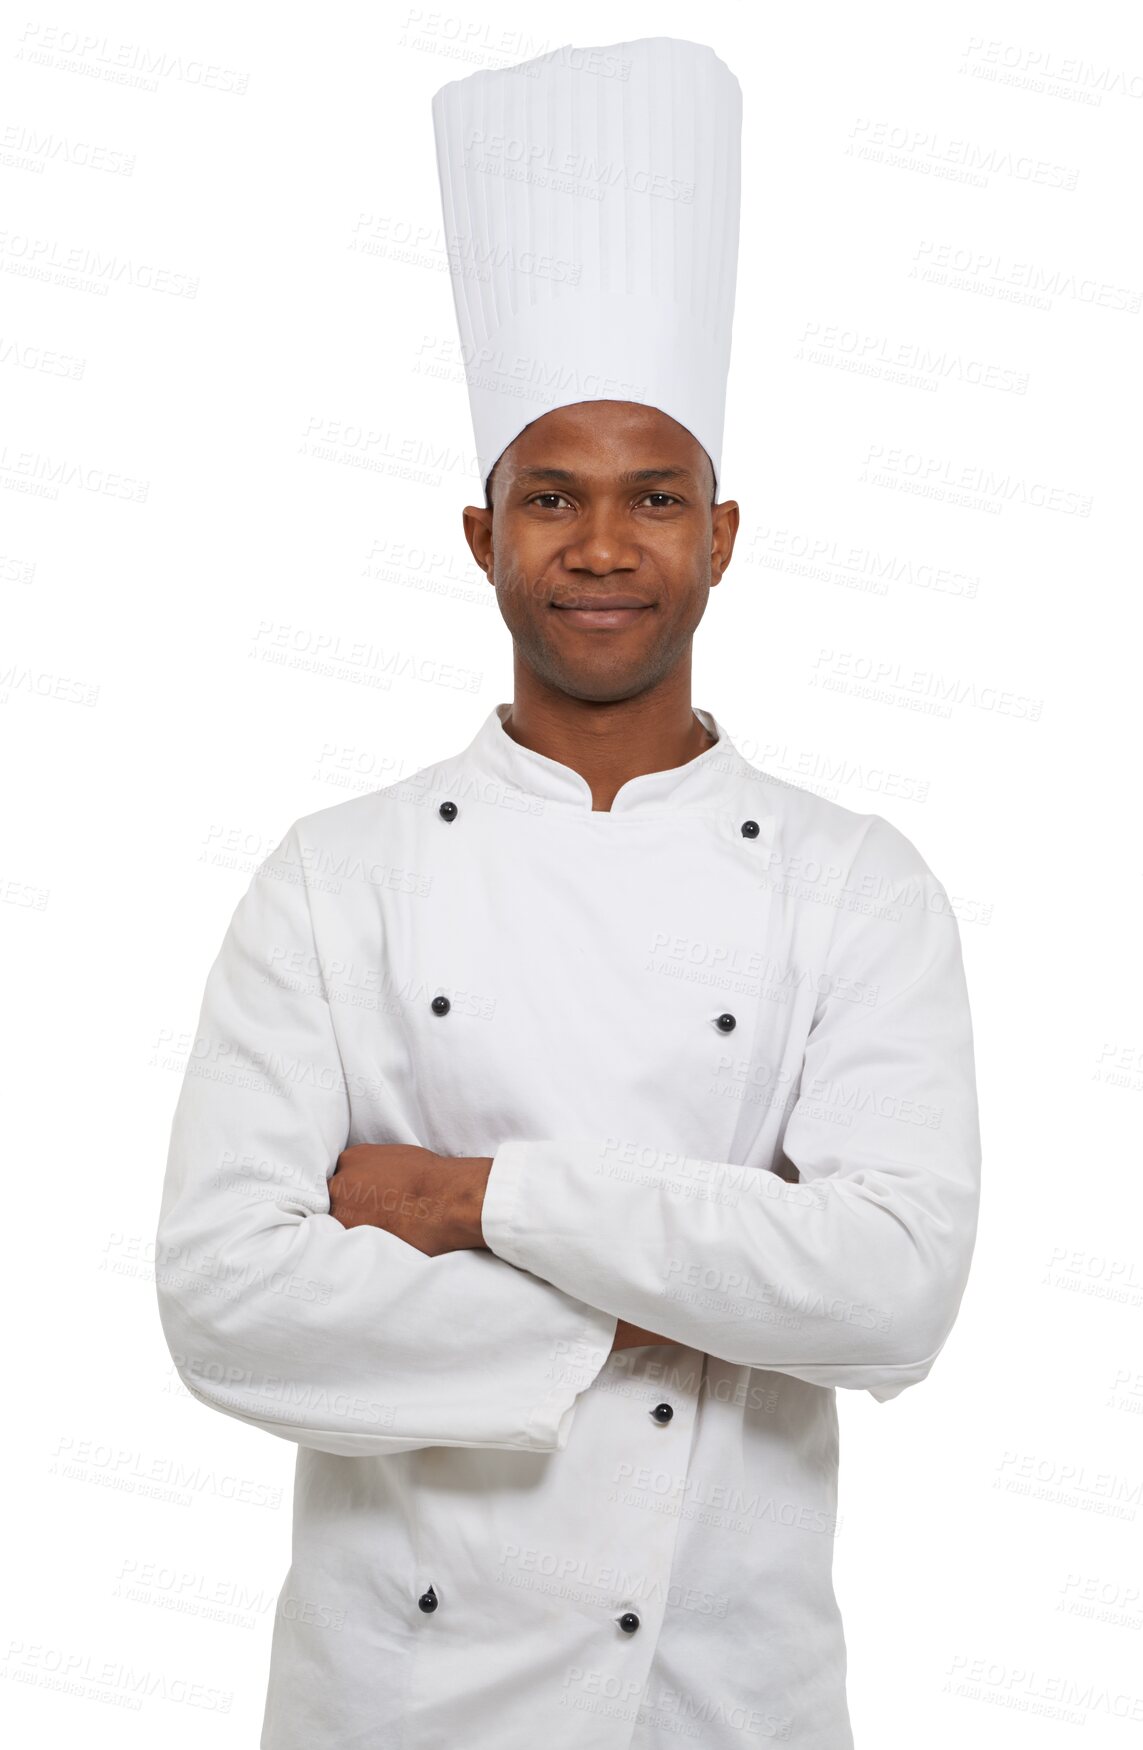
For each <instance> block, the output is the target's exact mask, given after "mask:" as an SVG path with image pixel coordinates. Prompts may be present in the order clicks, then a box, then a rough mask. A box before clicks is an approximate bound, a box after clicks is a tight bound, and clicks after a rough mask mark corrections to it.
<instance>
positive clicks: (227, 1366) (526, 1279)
mask: <svg viewBox="0 0 1143 1750" xmlns="http://www.w3.org/2000/svg"><path fill="white" fill-rule="evenodd" d="M297 826H298V823H295V824H294V826H292V827H291V828H290V830H289V832H288V833H287V834H286V836H285V838H284V839H283V840H282V842H281V844H280V845H279V846H278V847H277V849H276V850H275V851H274V852H273V853H272V854H271V855H270V856H269V857H268V858H267V859H266V860H265V862H264V863H263V864H262V866H261V867H260V869H259V870H258V872H257V874H256V875H255V876H254V877H253V879H252V881H251V883H250V886H249V888H248V889H247V891H246V893H245V894H244V896H243V897H242V899H241V900H240V901H239V904H238V906H237V909H236V910H235V912H234V915H233V917H232V919H231V922H230V925H229V928H228V930H227V932H226V935H225V938H224V940H223V943H222V947H221V950H220V952H219V954H218V957H217V959H216V960H215V962H214V965H213V966H212V968H211V970H210V974H209V977H208V979H207V983H206V990H205V994H204V996H203V1001H202V1009H201V1015H200V1019H199V1024H198V1031H197V1035H196V1038H195V1041H194V1045H193V1047H192V1050H191V1054H190V1057H189V1060H188V1063H187V1067H186V1071H185V1073H184V1077H183V1082H182V1087H181V1091H180V1094H179V1098H178V1102H177V1105H176V1108H175V1113H174V1119H173V1124H172V1129H171V1138H170V1152H169V1156H168V1160H167V1168H166V1178H165V1182H164V1186H163V1193H162V1199H161V1206H160V1213H159V1222H158V1233H157V1257H156V1288H157V1294H158V1305H159V1315H160V1319H161V1322H162V1327H163V1332H164V1335H165V1337H166V1340H167V1344H168V1347H169V1348H170V1350H171V1354H172V1356H173V1358H174V1362H175V1365H176V1367H177V1370H178V1372H179V1375H180V1377H181V1378H182V1380H183V1383H184V1384H185V1385H186V1387H187V1389H188V1390H189V1391H190V1392H191V1393H192V1394H193V1395H194V1396H195V1397H197V1398H199V1399H200V1400H201V1401H202V1402H203V1403H205V1404H208V1405H211V1406H212V1407H213V1408H214V1409H216V1410H221V1411H223V1412H224V1413H225V1414H226V1415H229V1416H234V1417H237V1418H238V1419H239V1420H241V1421H245V1422H249V1423H252V1424H253V1425H254V1426H256V1427H259V1428H262V1429H265V1430H266V1432H267V1433H270V1434H277V1435H279V1436H281V1437H282V1438H283V1439H285V1440H292V1441H294V1442H296V1443H297V1444H298V1445H299V1446H309V1447H315V1448H317V1449H318V1450H319V1451H322V1452H332V1453H337V1454H340V1455H342V1456H346V1457H358V1456H366V1457H368V1456H373V1455H383V1454H386V1453H393V1452H408V1451H410V1450H412V1449H413V1448H415V1447H423V1446H476V1447H481V1446H488V1447H508V1448H519V1449H521V1450H524V1451H537V1452H546V1451H552V1450H559V1449H562V1448H563V1447H564V1446H565V1445H566V1444H567V1439H568V1435H569V1433H570V1429H571V1424H572V1420H573V1417H574V1413H575V1404H576V1398H577V1396H578V1394H579V1393H580V1392H582V1391H583V1390H584V1389H585V1388H586V1387H587V1386H589V1385H590V1384H591V1382H592V1380H593V1379H594V1378H595V1375H596V1374H597V1373H598V1372H599V1370H600V1368H601V1367H602V1366H603V1364H604V1362H605V1361H606V1360H607V1357H608V1353H609V1351H610V1348H611V1341H612V1338H613V1336H614V1333H615V1327H616V1319H615V1316H614V1315H613V1314H608V1313H603V1312H600V1311H599V1310H598V1309H597V1308H595V1307H592V1306H588V1305H585V1304H583V1303H582V1302H581V1301H579V1300H577V1299H576V1298H575V1297H574V1296H573V1295H570V1294H567V1293H565V1292H563V1291H561V1290H560V1289H558V1288H556V1287H554V1286H553V1285H552V1284H550V1283H548V1282H544V1281H541V1280H540V1279H539V1278H537V1277H535V1276H530V1275H528V1274H527V1273H526V1272H524V1271H521V1270H519V1269H516V1268H514V1267H513V1265H512V1264H510V1263H508V1262H505V1260H503V1259H502V1258H498V1257H495V1256H494V1255H493V1254H492V1253H490V1252H486V1251H481V1250H468V1251H458V1252H447V1253H444V1254H442V1255H441V1256H439V1257H436V1258H430V1257H428V1256H426V1255H425V1254H424V1253H422V1252H420V1251H418V1250H417V1249H416V1248H415V1247H413V1246H410V1245H407V1244H406V1243H405V1242H404V1241H403V1240H400V1239H397V1238H396V1237H395V1236H394V1235H392V1234H390V1233H388V1232H386V1231H384V1230H382V1229H381V1228H376V1227H368V1226H362V1227H354V1228H352V1229H347V1228H344V1227H342V1225H341V1223H340V1222H339V1221H337V1220H336V1218H335V1217H334V1216H332V1215H331V1214H330V1213H329V1207H330V1205H329V1194H328V1190H327V1183H328V1180H329V1178H330V1177H331V1176H332V1174H333V1172H334V1169H335V1167H336V1165H337V1157H338V1155H339V1154H340V1153H341V1151H342V1149H343V1148H345V1147H346V1146H347V1142H348V1137H349V1127H350V1108H349V1097H348V1089H347V1083H346V1077H345V1074H344V1071H343V1068H342V1064H341V1061H340V1057H339V1052H338V1047H337V1042H336V1038H335V1035H334V1029H333V1024H332V1018H331V1014H330V1007H329V1003H328V1000H327V998H326V995H325V990H324V980H323V978H322V975H321V969H320V964H319V961H318V956H317V952H316V949H315V944H314V938H313V931H312V927H311V923H310V914H309V901H308V895H307V890H306V885H305V880H304V873H303V864H302V859H301V856H300V854H299V846H298V837H297Z"/></svg>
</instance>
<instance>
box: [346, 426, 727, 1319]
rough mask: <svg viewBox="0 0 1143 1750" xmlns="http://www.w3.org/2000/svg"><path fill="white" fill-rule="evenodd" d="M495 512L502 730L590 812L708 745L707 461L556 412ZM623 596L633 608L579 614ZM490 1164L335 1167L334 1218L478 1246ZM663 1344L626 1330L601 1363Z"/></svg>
mask: <svg viewBox="0 0 1143 1750" xmlns="http://www.w3.org/2000/svg"><path fill="white" fill-rule="evenodd" d="M489 491H490V494H491V503H490V504H489V505H486V506H484V507H477V506H475V505H468V506H466V508H465V511H464V533H465V538H466V539H467V541H468V544H469V547H470V548H471V550H472V555H473V558H474V559H475V560H476V563H477V565H478V566H479V567H480V569H481V570H482V571H483V572H484V574H485V576H486V577H487V578H488V581H489V583H490V584H491V585H492V587H493V588H494V589H495V591H496V600H497V604H498V606H499V608H500V612H501V614H502V616H503V618H504V622H505V624H506V625H507V627H508V630H509V632H510V633H511V635H512V642H513V693H514V696H513V701H512V708H511V710H510V712H509V713H508V716H507V717H506V719H505V722H504V728H505V730H506V731H507V733H508V734H509V735H511V736H512V738H513V740H515V741H518V742H519V743H520V744H521V745H522V746H523V747H528V748H532V749H533V750H534V751H535V752H537V753H541V754H545V755H547V757H548V758H549V759H554V760H558V761H560V762H561V764H563V765H566V766H570V767H571V768H572V769H573V770H574V771H577V772H579V773H580V774H581V775H582V777H583V778H584V779H585V780H586V782H587V783H588V785H589V786H590V789H591V796H592V809H593V811H600V810H604V811H606V810H609V809H610V808H611V805H612V803H613V802H614V800H615V797H616V794H617V792H618V791H619V789H620V788H621V786H622V785H623V784H625V783H626V782H627V781H628V779H630V778H635V777H640V776H642V775H643V774H644V773H646V772H660V771H666V770H669V769H670V768H672V767H675V766H680V765H684V764H685V763H686V762H687V761H689V760H692V759H695V758H696V757H697V756H698V755H699V754H701V753H703V752H705V750H706V749H707V748H708V747H710V746H711V745H712V737H711V736H710V735H709V734H708V732H707V731H706V729H705V728H704V727H703V725H702V723H701V722H700V721H699V719H698V718H697V717H696V716H695V714H694V711H693V709H692V706H691V644H692V640H693V638H694V634H695V630H696V628H697V626H698V624H699V621H700V620H701V619H702V616H703V614H704V612H705V611H706V605H707V600H708V597H709V594H710V591H711V589H713V588H714V587H715V585H717V584H718V583H719V582H720V581H721V579H722V575H723V573H724V571H725V570H726V568H727V566H728V565H729V563H730V558H731V554H732V553H733V550H734V541H735V537H736V535H737V533H738V524H739V511H738V506H737V504H736V503H735V502H734V501H733V500H732V499H729V500H727V501H726V502H725V503H722V504H718V503H716V502H714V473H713V469H712V467H711V463H710V458H709V457H708V455H707V453H706V451H705V450H704V449H703V448H702V446H701V444H699V442H698V441H697V439H696V438H694V437H693V436H692V435H691V433H690V432H689V431H687V430H686V428H685V427H684V426H681V425H679V424H678V422H677V421H676V420H673V419H671V418H670V416H669V415H668V414H666V413H663V412H661V411H660V410H659V409H658V408H655V407H647V406H644V405H642V404H640V403H636V402H630V401H586V402H578V403H576V404H575V405H574V406H571V407H558V408H555V409H554V410H553V411H552V412H551V413H546V414H544V415H543V416H542V417H541V418H539V419H537V420H535V421H533V423H532V424H531V425H529V426H527V427H525V429H524V430H523V431H522V432H521V433H520V435H519V437H517V438H516V440H515V442H514V443H512V444H510V445H509V446H508V448H507V449H506V450H505V451H504V453H503V455H502V456H500V458H499V459H498V461H497V463H496V466H495V467H494V468H493V470H492V475H491V477H490V481H489ZM606 597H619V598H622V599H623V600H624V601H626V602H627V603H630V604H637V605H629V606H624V607H618V608H614V609H610V610H606V611H603V610H597V611H595V612H591V611H586V612H585V611H584V610H582V609H580V608H577V607H576V606H575V605H574V604H576V603H577V602H579V603H583V602H588V603H599V602H600V600H601V598H606ZM491 1166H492V1157H491V1156H488V1155H485V1156H476V1157H459V1158H458V1157H451V1156H445V1155H438V1154H435V1153H433V1151H432V1150H430V1149H424V1148H417V1147H413V1146H410V1145H407V1144H404V1143H384V1144H358V1145H357V1146H355V1147H353V1148H349V1149H346V1150H344V1152H343V1153H342V1154H341V1155H339V1157H338V1162H337V1168H336V1170H335V1172H334V1175H333V1177H332V1178H331V1179H330V1181H329V1194H330V1213H331V1214H332V1215H334V1216H336V1218H337V1219H338V1220H339V1221H340V1222H342V1224H343V1225H344V1226H346V1227H355V1226H359V1225H361V1224H369V1225H372V1226H376V1227H383V1228H385V1229H386V1230H387V1231H388V1232H389V1233H392V1234H394V1235H395V1236H396V1237H397V1238H398V1239H401V1240H404V1241H405V1242H406V1243H407V1244H408V1245H412V1246H416V1247H417V1248H418V1250H419V1251H422V1252H425V1253H427V1254H428V1256H430V1257H436V1256H438V1255H439V1254H440V1253H442V1252H450V1251H459V1250H466V1249H469V1248H474V1247H475V1248H482V1249H486V1248H485V1241H484V1235H483V1231H482V1228H481V1221H480V1216H481V1209H482V1207H483V1200H484V1189H485V1185H486V1184H487V1181H488V1174H489V1171H490V1170H491ZM674 1341H675V1339H674V1338H672V1337H664V1336H661V1335H660V1334H659V1333H657V1332H654V1331H647V1330H644V1329H643V1328H642V1327H640V1326H638V1325H631V1324H628V1323H627V1322H626V1320H624V1319H620V1320H619V1322H618V1326H617V1329H616V1332H615V1339H614V1342H613V1344H612V1348H613V1349H626V1348H634V1347H638V1346H641V1345H643V1344H647V1343H671V1342H674Z"/></svg>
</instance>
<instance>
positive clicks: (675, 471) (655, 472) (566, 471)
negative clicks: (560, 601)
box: [516, 468, 693, 486]
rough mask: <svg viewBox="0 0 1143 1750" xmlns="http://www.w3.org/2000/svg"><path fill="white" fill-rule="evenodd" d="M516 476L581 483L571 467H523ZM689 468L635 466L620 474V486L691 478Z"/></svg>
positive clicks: (532, 480) (525, 481)
mask: <svg viewBox="0 0 1143 1750" xmlns="http://www.w3.org/2000/svg"><path fill="white" fill-rule="evenodd" d="M516 478H517V480H518V481H520V482H521V483H522V484H528V483H532V484H534V483H535V482H536V481H537V480H558V481H559V482H560V484H561V485H563V486H577V485H579V483H580V481H579V476H578V475H577V474H574V473H573V472H572V470H571V469H570V468H521V469H520V470H519V471H518V473H517V475H516ZM691 479H693V476H692V474H691V472H690V469H689V468H633V469H630V470H629V471H628V472H627V473H626V474H620V476H619V484H620V486H642V485H644V484H645V483H646V482H647V481H649V480H691Z"/></svg>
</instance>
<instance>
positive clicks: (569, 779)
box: [461, 704, 758, 818]
mask: <svg viewBox="0 0 1143 1750" xmlns="http://www.w3.org/2000/svg"><path fill="white" fill-rule="evenodd" d="M510 708H511V707H510V706H509V705H508V704H499V705H494V706H493V707H492V710H491V711H490V712H489V713H488V716H487V717H486V718H485V719H484V722H483V723H482V724H481V726H480V728H479V729H478V730H477V732H476V735H475V736H474V737H473V739H472V741H471V742H470V743H469V744H468V747H467V748H465V750H464V752H463V754H462V755H461V760H462V763H463V764H464V765H465V766H467V767H468V768H469V769H470V770H472V771H474V772H479V773H480V774H481V775H482V776H485V777H489V778H492V779H494V780H495V781H496V782H497V783H498V784H502V785H504V786H505V787H506V788H507V789H511V790H517V791H521V792H523V793H524V794H525V795H529V796H534V797H538V798H541V799H542V800H543V802H544V804H545V806H555V807H562V808H565V809H568V810H570V811H572V812H576V813H581V814H591V813H593V812H594V811H593V810H592V806H591V787H590V785H589V784H588V782H587V779H586V778H585V777H584V776H583V775H582V773H580V772H577V771H575V770H574V768H573V767H571V766H565V765H563V764H562V762H561V761H559V760H553V759H549V757H548V756H547V754H542V753H537V752H536V751H535V750H534V749H533V748H530V747H522V746H521V744H520V743H519V742H518V741H514V740H513V738H512V737H511V736H510V735H509V733H508V731H507V730H506V729H505V727H504V719H505V717H506V716H507V715H508V712H509V710H510ZM693 709H694V713H695V716H696V717H698V718H699V720H700V721H701V722H702V724H703V725H704V727H705V728H706V729H708V730H709V731H710V733H711V734H712V735H714V736H716V737H717V740H716V741H715V742H714V745H713V746H712V747H708V748H707V749H706V751H705V752H704V753H700V754H698V755H697V756H696V757H695V758H694V759H692V760H687V761H685V762H684V764H683V765H681V766H672V767H670V768H669V769H668V770H666V771H662V772H643V773H641V774H640V775H639V776H638V777H635V778H628V780H627V782H626V783H625V784H622V785H620V788H619V789H618V791H617V792H616V795H615V800H614V801H613V802H612V804H611V809H610V813H611V814H612V815H620V814H622V815H635V814H639V815H647V814H662V813H669V812H671V811H673V810H675V809H678V808H694V807H698V808H702V807H704V806H705V807H708V808H709V807H718V806H719V800H720V798H724V797H725V793H726V789H727V784H728V782H729V781H731V780H734V779H738V778H740V777H742V776H743V775H744V774H745V773H748V774H750V775H751V776H752V777H754V778H757V776H758V773H757V771H756V770H755V768H754V767H752V766H751V765H750V764H749V762H748V761H747V760H745V759H744V757H743V756H742V754H740V753H739V751H738V749H737V748H736V747H735V746H734V744H733V742H732V741H731V740H730V737H729V736H728V735H727V733H726V730H725V729H724V728H723V726H722V724H721V723H719V722H718V720H717V718H716V717H715V716H714V715H713V714H712V713H711V712H710V711H704V710H703V709H702V708H701V706H698V705H696V706H694V707H693ZM605 812H606V811H605ZM597 818H601V816H599V815H597Z"/></svg>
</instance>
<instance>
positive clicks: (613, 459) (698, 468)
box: [497, 401, 709, 479]
mask: <svg viewBox="0 0 1143 1750" xmlns="http://www.w3.org/2000/svg"><path fill="white" fill-rule="evenodd" d="M497 466H498V469H500V470H501V471H502V472H503V473H505V474H507V473H511V474H513V475H517V474H522V473H523V472H524V471H528V472H529V473H534V472H535V471H536V470H537V469H539V470H542V471H544V472H545V473H551V474H553V475H555V474H559V473H562V474H564V475H565V476H566V475H567V474H568V473H569V472H571V473H574V474H576V475H577V477H582V478H585V479H590V478H592V477H598V478H600V479H603V478H612V477H614V476H615V475H616V474H618V473H632V472H634V471H635V470H644V471H655V472H660V471H663V470H665V469H667V468H670V469H672V470H681V471H683V472H687V473H689V474H691V475H692V476H693V477H695V478H696V479H702V478H704V477H705V475H706V472H707V468H708V466H709V463H708V461H707V455H706V451H705V450H704V449H703V447H702V445H701V444H700V443H699V442H698V440H697V439H696V438H695V437H694V436H693V435H692V433H691V432H689V431H688V430H687V429H686V427H685V426H683V425H680V424H679V422H678V421H677V420H675V419H672V418H671V416H670V414H667V413H664V412H663V411H662V410H661V409H660V408H658V407H647V406H644V405H642V404H641V403H639V402H634V401H577V402H574V403H573V404H571V405H570V406H567V407H555V408H553V409H552V410H551V412H549V413H545V414H542V415H541V416H540V418H539V419H536V420H533V421H532V423H531V425H528V426H525V428H524V430H523V431H522V432H521V433H520V434H519V436H518V437H517V438H515V440H514V441H513V442H512V443H511V444H509V446H508V448H507V449H506V450H505V451H504V454H503V456H502V457H501V458H500V462H499V463H498V464H497Z"/></svg>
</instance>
